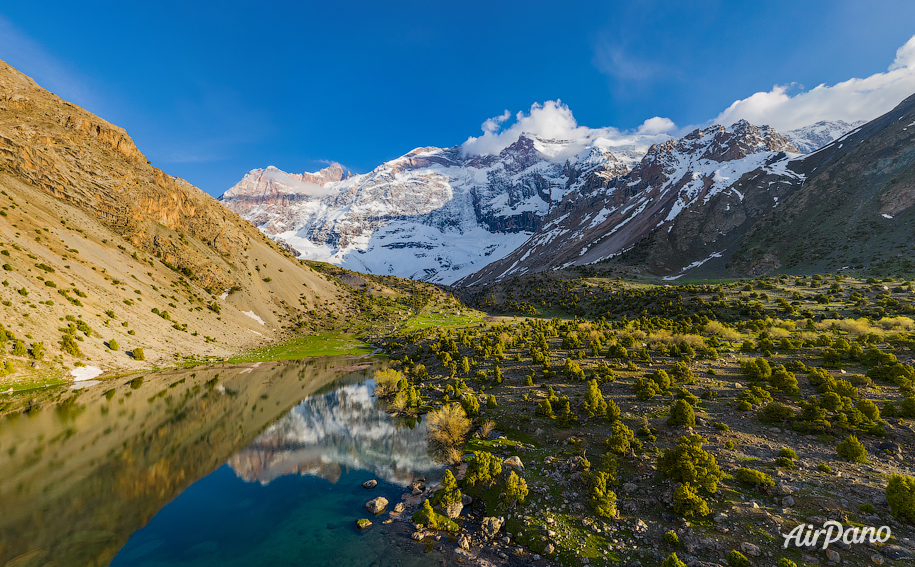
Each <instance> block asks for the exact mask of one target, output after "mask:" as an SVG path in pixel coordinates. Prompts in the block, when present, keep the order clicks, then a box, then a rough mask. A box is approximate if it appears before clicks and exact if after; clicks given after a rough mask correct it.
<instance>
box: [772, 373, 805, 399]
mask: <svg viewBox="0 0 915 567" xmlns="http://www.w3.org/2000/svg"><path fill="white" fill-rule="evenodd" d="M769 383H770V384H772V387H773V388H775V389H776V390H779V391H780V392H784V393H786V394H791V395H796V394H800V393H801V389H800V387H799V386H798V384H797V377H795V375H794V374H792V373H791V372H788V369H786V368H785V367H784V366H777V367H776V368H775V370H773V371H772V377H771V378H770V379H769Z"/></svg>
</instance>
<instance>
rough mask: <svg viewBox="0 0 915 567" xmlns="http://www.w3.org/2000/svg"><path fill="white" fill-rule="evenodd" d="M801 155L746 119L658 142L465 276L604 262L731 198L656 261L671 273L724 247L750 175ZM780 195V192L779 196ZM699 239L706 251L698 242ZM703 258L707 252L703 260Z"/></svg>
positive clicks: (494, 276)
mask: <svg viewBox="0 0 915 567" xmlns="http://www.w3.org/2000/svg"><path fill="white" fill-rule="evenodd" d="M796 155H797V149H796V148H795V147H794V146H793V145H792V144H791V142H790V141H789V140H788V139H787V138H785V137H784V136H782V135H780V134H779V133H778V132H776V131H775V130H773V129H771V128H768V127H766V126H762V127H757V126H754V125H752V124H749V123H747V122H744V121H740V122H737V123H736V124H734V125H732V126H729V127H727V128H725V127H723V126H712V127H709V128H705V129H702V130H695V131H693V132H691V133H690V134H688V135H686V136H684V137H683V138H681V139H680V140H671V141H668V142H666V143H664V144H658V145H655V146H652V147H651V149H649V150H648V153H647V154H646V155H645V157H644V158H642V161H641V162H640V163H639V164H638V165H636V166H635V167H634V168H633V169H632V171H631V172H629V173H628V174H626V175H623V176H620V177H616V178H603V179H601V178H594V177H592V179H591V180H589V182H586V183H585V184H583V187H582V189H581V190H578V191H575V192H570V193H569V194H567V195H566V197H565V199H563V201H562V202H561V203H559V205H558V206H557V207H555V208H554V210H553V212H552V214H551V216H550V217H548V218H547V219H546V220H545V222H544V224H543V226H542V227H541V228H540V230H539V231H538V232H537V233H535V234H534V235H533V236H532V237H531V238H530V239H529V240H528V241H526V242H525V243H524V244H523V245H522V246H520V247H519V248H518V249H517V250H515V251H514V252H512V253H511V254H509V255H508V256H506V257H505V258H503V259H501V260H499V261H497V262H493V263H491V264H490V265H488V266H486V267H485V268H484V269H483V270H481V271H479V272H477V273H475V274H473V275H471V276H469V277H466V278H464V279H462V280H461V281H460V282H458V283H459V284H462V285H472V284H476V283H482V282H487V281H493V280H501V279H504V278H507V277H512V276H516V275H521V274H525V273H531V272H538V271H543V270H547V269H551V268H556V267H566V266H572V265H587V264H594V263H597V262H602V261H605V260H608V259H610V258H613V257H615V256H618V255H620V254H621V253H623V252H625V251H628V250H630V249H632V248H633V247H634V246H635V245H636V244H637V243H638V242H640V241H641V240H643V239H644V238H646V237H647V236H648V235H650V234H653V233H659V234H670V233H671V231H672V230H673V229H674V228H675V227H676V226H680V225H683V224H684V221H682V219H681V217H682V216H683V212H684V211H685V210H688V209H693V210H697V209H702V210H705V209H707V208H709V206H712V207H714V206H715V204H716V203H718V202H719V201H720V202H724V203H726V205H725V206H726V210H725V213H726V214H725V215H724V216H723V217H722V218H721V219H718V220H717V222H716V223H715V225H714V226H706V227H704V228H703V230H704V231H703V232H701V233H699V234H694V233H689V234H685V232H686V231H682V232H684V233H682V234H676V235H672V236H671V240H673V241H675V244H676V245H677V246H679V248H678V252H677V254H674V255H670V256H669V257H666V258H656V259H654V260H655V261H654V263H653V264H651V265H650V268H651V269H652V271H656V272H660V273H671V272H673V271H676V270H679V269H680V268H682V267H683V266H686V265H687V264H689V262H691V261H695V260H701V259H702V258H705V257H706V256H709V254H715V253H716V251H715V250H712V249H709V248H704V247H705V246H707V245H708V244H711V243H714V242H715V241H716V240H717V236H718V234H719V232H718V231H727V230H728V227H729V225H733V224H734V223H739V222H741V219H742V218H743V216H744V214H745V212H744V210H743V208H744V205H743V200H744V194H743V193H744V190H743V189H742V187H741V183H740V181H739V180H740V179H742V178H743V177H744V176H745V175H746V174H748V173H749V172H754V171H757V172H762V171H765V172H773V173H774V172H783V171H784V166H785V164H786V163H787V161H788V159H790V158H791V157H792V156H796ZM773 195H775V194H774V193H773ZM696 238H699V239H700V241H701V243H700V248H699V249H698V250H697V249H695V248H696V247H695V244H694V240H695V239H696ZM697 255H699V256H700V257H699V258H697Z"/></svg>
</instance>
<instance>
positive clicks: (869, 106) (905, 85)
mask: <svg viewBox="0 0 915 567" xmlns="http://www.w3.org/2000/svg"><path fill="white" fill-rule="evenodd" d="M791 86H793V85H775V86H774V87H772V90H771V91H769V92H758V93H755V94H753V95H752V96H750V97H748V98H745V99H742V100H738V101H736V102H734V104H732V105H731V106H729V107H728V108H727V109H726V110H725V111H724V112H722V113H721V114H719V115H718V117H716V118H715V119H714V120H713V121H712V122H713V123H717V124H723V125H725V126H728V125H731V124H733V123H734V122H737V121H738V120H740V119H745V120H747V121H749V122H751V123H753V124H768V125H769V126H772V127H774V128H775V129H776V130H780V131H786V130H793V129H795V128H800V127H803V126H807V125H808V124H813V123H815V122H818V121H820V120H845V121H846V122H855V121H857V120H872V119H874V118H876V117H878V116H880V115H881V114H884V113H886V112H888V111H890V110H892V109H893V107H895V106H896V105H897V104H899V103H900V102H901V101H902V100H903V99H904V98H906V97H908V96H910V95H911V94H913V93H915V36H913V37H912V38H911V39H909V41H907V42H906V43H905V45H903V46H902V47H900V48H899V49H898V50H897V51H896V59H895V60H894V61H893V63H892V65H890V66H889V68H888V69H887V71H886V72H885V73H876V74H874V75H871V76H870V77H866V78H864V79H849V80H847V81H843V82H841V83H837V84H836V85H833V86H831V87H829V86H826V85H825V84H823V85H819V86H817V87H816V88H814V89H812V90H809V91H806V92H801V93H798V94H796V95H793V96H792V95H790V94H788V91H789V89H790V87H791Z"/></svg>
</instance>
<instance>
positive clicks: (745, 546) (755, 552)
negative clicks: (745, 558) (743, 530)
mask: <svg viewBox="0 0 915 567" xmlns="http://www.w3.org/2000/svg"><path fill="white" fill-rule="evenodd" d="M740 551H742V552H744V553H746V554H747V555H752V556H753V557H759V548H758V547H757V546H755V545H753V544H752V543H749V542H746V541H745V542H743V543H741V544H740Z"/></svg>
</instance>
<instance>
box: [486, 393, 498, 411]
mask: <svg viewBox="0 0 915 567" xmlns="http://www.w3.org/2000/svg"><path fill="white" fill-rule="evenodd" d="M486 407H487V408H489V409H495V408H496V407H498V403H496V397H495V396H494V395H492V394H489V396H487V397H486Z"/></svg>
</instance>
